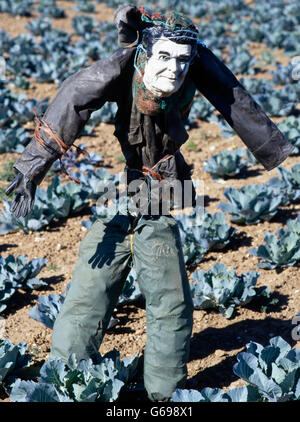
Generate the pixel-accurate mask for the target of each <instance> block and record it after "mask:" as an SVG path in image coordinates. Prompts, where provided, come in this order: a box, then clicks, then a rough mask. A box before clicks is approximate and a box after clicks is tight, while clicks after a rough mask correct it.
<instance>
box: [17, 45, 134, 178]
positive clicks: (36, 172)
mask: <svg viewBox="0 0 300 422" xmlns="http://www.w3.org/2000/svg"><path fill="white" fill-rule="evenodd" d="M132 53H133V49H119V50H118V51H117V52H116V53H114V54H113V55H112V56H111V57H109V58H105V59H102V60H99V61H97V62H96V63H94V64H93V65H91V66H89V67H87V68H85V69H83V70H81V71H79V72H77V73H75V74H74V75H72V76H70V77H68V78H67V79H66V80H65V81H64V82H63V84H62V85H61V87H60V89H59V91H58V93H57V95H56V96H55V98H54V99H53V101H52V102H51V104H50V105H49V106H48V108H47V110H46V112H45V115H44V116H43V121H44V122H46V123H47V124H48V125H49V126H50V128H51V130H52V131H53V132H54V133H55V135H57V136H58V137H59V138H60V139H61V140H62V141H63V142H64V143H65V144H66V145H67V146H71V145H72V144H73V142H74V141H75V139H76V138H77V137H78V136H79V134H80V132H81V130H82V128H83V127H84V125H85V124H86V122H87V121H88V119H89V118H90V115H91V113H92V112H93V111H95V110H98V109H100V108H101V107H102V106H103V105H104V103H105V102H106V101H118V98H119V95H120V86H121V84H122V80H124V78H126V66H127V64H128V62H129V61H130V58H131V57H132ZM39 134H40V136H41V137H42V139H43V140H44V142H45V147H43V146H41V145H39V144H38V143H37V142H36V141H35V139H34V138H33V139H32V140H31V141H30V143H29V144H28V145H27V147H26V148H25V150H24V151H23V153H22V154H21V155H20V157H19V158H18V160H17V161H16V163H15V164H14V167H15V168H16V169H17V170H18V171H19V172H20V173H22V174H23V175H26V176H27V177H28V178H29V179H30V180H32V181H34V182H35V183H36V184H39V183H40V182H41V181H42V179H43V178H44V176H45V174H46V173H47V171H48V170H49V168H50V167H51V165H52V164H53V162H54V161H55V160H56V159H57V158H59V157H60V156H61V152H60V148H59V145H58V144H57V143H56V141H55V140H54V139H53V138H51V137H50V136H49V135H48V134H47V133H46V132H44V131H43V130H42V129H40V131H39Z"/></svg>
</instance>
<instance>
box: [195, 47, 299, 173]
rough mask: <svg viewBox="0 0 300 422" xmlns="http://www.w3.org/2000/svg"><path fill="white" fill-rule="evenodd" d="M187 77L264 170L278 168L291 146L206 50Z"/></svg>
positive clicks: (229, 73) (289, 151)
mask: <svg viewBox="0 0 300 422" xmlns="http://www.w3.org/2000/svg"><path fill="white" fill-rule="evenodd" d="M191 76H192V79H193V81H194V83H195V85H196V87H197V89H198V90H199V91H200V93H201V94H203V95H204V96H205V97H206V98H207V99H208V101H209V102H210V103H211V104H213V106H214V107H215V108H216V109H217V110H218V111H219V112H220V113H221V114H222V115H223V116H224V118H225V119H226V121H227V122H228V123H229V125H230V126H231V127H232V128H233V129H234V130H235V132H236V133H237V134H238V136H239V137H240V138H241V140H242V141H243V142H244V143H245V145H246V146H247V148H248V149H249V150H250V151H251V152H252V153H253V155H254V156H255V158H256V159H257V160H258V161H259V162H260V163H261V164H262V165H263V166H264V167H265V169H266V170H272V169H273V168H274V167H276V166H278V165H279V164H280V163H281V162H282V161H283V160H285V159H286V157H287V156H288V155H289V154H290V153H291V152H292V151H293V149H294V146H293V145H292V144H291V143H290V142H289V141H288V140H286V139H285V138H284V136H283V134H282V133H281V132H280V130H279V129H278V127H277V126H276V125H275V124H274V123H273V122H272V121H271V120H270V119H269V117H268V116H267V115H266V114H265V112H264V111H263V110H262V108H261V107H260V106H259V104H257V103H256V102H255V100H254V99H253V97H251V95H250V94H249V93H248V92H247V91H246V89H245V88H244V87H243V86H242V84H241V83H240V82H239V81H238V80H237V78H236V77H235V76H234V75H233V73H232V72H231V71H230V70H229V69H228V67H227V66H226V65H225V64H224V63H223V62H222V61H220V60H219V59H218V58H217V57H216V56H215V55H214V54H213V53H212V51H211V50H210V49H208V48H206V47H199V49H198V54H197V56H196V58H195V60H194V62H193V64H192V66H191Z"/></svg>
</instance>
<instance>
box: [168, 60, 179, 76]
mask: <svg viewBox="0 0 300 422" xmlns="http://www.w3.org/2000/svg"><path fill="white" fill-rule="evenodd" d="M168 69H169V71H170V72H172V73H174V74H178V73H179V72H180V71H181V69H180V66H179V63H178V61H177V60H176V58H175V57H171V58H170V59H169V60H168Z"/></svg>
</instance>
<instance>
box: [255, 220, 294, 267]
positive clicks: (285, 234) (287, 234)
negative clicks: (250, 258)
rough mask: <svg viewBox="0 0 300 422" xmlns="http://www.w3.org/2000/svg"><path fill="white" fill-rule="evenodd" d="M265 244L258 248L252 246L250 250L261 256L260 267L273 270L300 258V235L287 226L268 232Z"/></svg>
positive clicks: (292, 263)
mask: <svg viewBox="0 0 300 422" xmlns="http://www.w3.org/2000/svg"><path fill="white" fill-rule="evenodd" d="M264 241H265V244H264V245H259V247H258V248H257V249H254V248H250V249H249V252H250V253H251V254H252V255H255V256H257V257H258V258H259V260H260V262H259V263H258V264H257V266H258V267H259V268H264V269H266V270H273V269H275V268H284V267H290V266H293V265H295V264H296V263H297V262H298V261H299V260H300V236H299V234H297V233H295V232H294V231H291V230H290V229H287V228H282V229H280V230H278V231H277V236H276V235H275V234H274V233H269V232H267V233H266V234H265V236H264Z"/></svg>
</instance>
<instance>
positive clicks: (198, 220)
mask: <svg viewBox="0 0 300 422" xmlns="http://www.w3.org/2000/svg"><path fill="white" fill-rule="evenodd" d="M175 219H176V221H177V223H178V227H179V232H180V237H181V242H182V248H183V254H184V260H185V263H186V265H190V264H194V263H199V262H200V261H201V260H202V259H203V257H204V255H205V254H206V253H207V252H208V251H209V250H212V251H214V250H220V249H223V248H224V247H225V246H227V245H228V244H229V242H230V241H231V240H232V238H233V235H234V233H235V228H233V227H231V226H229V225H228V224H226V217H225V215H224V214H223V213H215V214H209V213H207V212H206V211H205V210H203V212H202V211H201V212H198V211H197V210H194V211H192V212H191V213H190V214H177V215H176V216H175Z"/></svg>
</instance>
